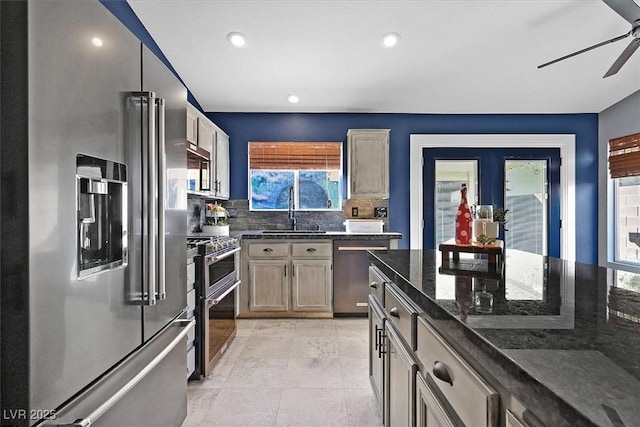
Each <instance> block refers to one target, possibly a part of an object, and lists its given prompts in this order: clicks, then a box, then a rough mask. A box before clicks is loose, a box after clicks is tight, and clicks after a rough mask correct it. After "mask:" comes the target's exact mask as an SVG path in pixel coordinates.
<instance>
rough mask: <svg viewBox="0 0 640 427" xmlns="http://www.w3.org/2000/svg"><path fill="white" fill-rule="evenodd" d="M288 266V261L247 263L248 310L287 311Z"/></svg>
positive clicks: (261, 260)
mask: <svg viewBox="0 0 640 427" xmlns="http://www.w3.org/2000/svg"><path fill="white" fill-rule="evenodd" d="M288 264H289V261H288V260H266V259H259V260H251V261H249V292H250V297H249V310H251V311H288V310H289V280H288V277H287V267H288Z"/></svg>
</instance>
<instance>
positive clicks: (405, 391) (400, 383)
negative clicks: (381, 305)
mask: <svg viewBox="0 0 640 427" xmlns="http://www.w3.org/2000/svg"><path fill="white" fill-rule="evenodd" d="M385 335H386V340H385V341H386V344H385V351H386V356H387V357H386V362H387V363H386V366H385V368H386V369H385V383H386V385H387V390H386V396H387V398H386V401H385V402H386V408H385V410H386V414H387V416H386V419H385V423H384V425H385V426H389V427H395V426H407V427H413V426H415V421H416V417H415V399H414V396H415V378H416V372H417V371H418V363H417V362H416V360H415V358H414V357H413V355H412V352H411V350H409V349H408V346H407V344H405V343H404V340H403V339H402V338H401V335H400V333H399V332H398V330H397V329H396V328H395V327H394V326H393V324H391V323H389V322H387V324H386V325H385Z"/></svg>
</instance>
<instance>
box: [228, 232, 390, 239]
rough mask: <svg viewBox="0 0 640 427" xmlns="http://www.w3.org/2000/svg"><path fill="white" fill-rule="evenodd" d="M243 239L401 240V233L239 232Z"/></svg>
mask: <svg viewBox="0 0 640 427" xmlns="http://www.w3.org/2000/svg"><path fill="white" fill-rule="evenodd" d="M238 234H241V235H242V238H243V239H253V240H256V239H280V240H282V239H330V240H384V239H402V233H394V232H386V233H347V232H346V231H325V232H314V231H304V232H295V231H291V230H269V231H268V232H265V231H264V230H254V231H240V232H238Z"/></svg>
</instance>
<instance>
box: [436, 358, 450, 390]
mask: <svg viewBox="0 0 640 427" xmlns="http://www.w3.org/2000/svg"><path fill="white" fill-rule="evenodd" d="M433 375H434V376H435V377H436V378H437V379H439V380H441V381H444V382H445V383H449V384H451V385H452V386H453V380H452V379H451V375H449V371H448V370H447V365H445V364H444V363H442V362H440V361H438V360H436V361H435V363H434V364H433Z"/></svg>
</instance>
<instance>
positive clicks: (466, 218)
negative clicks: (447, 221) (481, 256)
mask: <svg viewBox="0 0 640 427" xmlns="http://www.w3.org/2000/svg"><path fill="white" fill-rule="evenodd" d="M471 222H472V219H471V210H469V203H467V184H462V187H460V205H458V212H456V243H457V244H462V245H468V244H470V243H471Z"/></svg>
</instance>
